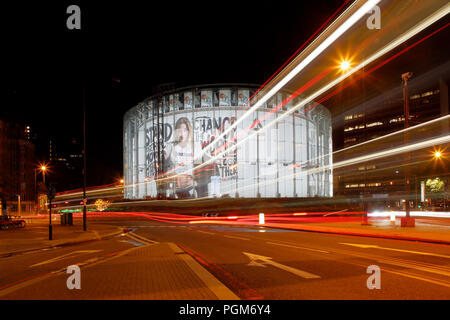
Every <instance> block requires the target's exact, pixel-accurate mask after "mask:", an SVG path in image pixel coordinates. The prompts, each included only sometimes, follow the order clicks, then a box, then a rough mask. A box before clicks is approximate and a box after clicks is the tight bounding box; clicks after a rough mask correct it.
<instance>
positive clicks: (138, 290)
mask: <svg viewBox="0 0 450 320" xmlns="http://www.w3.org/2000/svg"><path fill="white" fill-rule="evenodd" d="M183 255H184V256H188V255H187V254H186V253H184V252H183V251H182V250H181V249H179V248H178V247H177V246H176V245H175V244H172V243H156V244H151V245H146V246H142V247H135V248H132V249H129V250H126V252H124V253H123V254H121V255H120V256H116V257H112V258H110V259H109V260H107V261H101V262H97V263H94V264H91V265H87V266H84V267H81V289H80V290H76V289H73V290H69V289H67V286H66V280H67V278H68V277H69V275H68V274H65V273H63V272H61V273H60V274H58V275H55V276H51V277H44V278H42V280H41V281H37V282H36V280H31V281H30V284H29V285H27V283H25V284H23V285H24V287H23V288H20V289H17V290H14V291H12V292H9V293H8V294H6V295H5V294H2V293H1V291H0V299H5V300H10V299H13V300H16V299H24V300H29V299H32V300H35V299H39V300H47V299H51V300H53V299H58V300H97V299H101V300H141V299H143V300H216V299H218V298H221V299H227V300H234V299H238V297H237V296H235V295H234V294H233V293H232V292H231V291H230V290H229V289H228V288H226V287H225V286H224V285H223V284H221V283H220V282H218V280H216V282H215V283H213V284H212V285H211V279H210V282H209V283H205V282H208V281H205V277H206V278H207V277H208V276H209V277H212V275H211V274H209V272H208V271H206V269H203V267H201V266H200V265H199V264H198V267H199V268H201V269H203V270H202V271H200V272H199V269H198V268H197V270H194V268H193V267H192V265H191V266H189V264H197V262H196V261H195V260H193V259H192V258H191V257H190V256H188V257H181V256H183ZM186 258H188V259H192V261H190V262H189V263H188V262H187V261H186ZM208 274H209V275H208ZM214 279H215V278H214ZM33 282H34V283H33ZM10 291H11V289H10ZM218 296H219V297H218Z"/></svg>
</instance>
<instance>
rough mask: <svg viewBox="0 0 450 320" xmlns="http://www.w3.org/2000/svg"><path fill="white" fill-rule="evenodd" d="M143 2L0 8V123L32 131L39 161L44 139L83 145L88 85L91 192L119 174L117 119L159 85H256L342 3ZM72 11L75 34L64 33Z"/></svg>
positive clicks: (44, 148)
mask: <svg viewBox="0 0 450 320" xmlns="http://www.w3.org/2000/svg"><path fill="white" fill-rule="evenodd" d="M94 2H95V5H94ZM145 3H146V5H144V2H143V1H122V2H110V1H107V2H106V1H105V2H98V1H70V2H69V1H54V2H50V3H42V2H39V3H35V2H33V3H31V2H30V3H28V4H27V3H26V2H25V3H24V2H21V3H18V4H9V5H7V6H4V7H3V8H2V13H3V14H2V18H1V23H2V26H1V27H2V30H3V31H6V34H5V38H4V39H3V44H4V45H2V48H3V49H2V51H3V53H5V52H6V55H5V56H6V58H5V57H4V58H2V59H3V61H2V62H3V63H2V64H3V67H4V68H3V70H2V73H3V74H2V78H3V80H4V85H3V86H2V90H1V93H2V101H3V102H2V105H3V106H2V116H6V117H8V118H12V119H14V120H16V121H19V122H21V123H23V124H30V125H31V126H32V128H33V131H34V132H36V133H37V134H38V143H37V145H38V150H37V151H38V155H39V157H40V158H42V159H44V158H45V155H46V154H47V152H48V145H47V143H48V142H47V141H48V138H49V137H58V138H67V139H70V138H72V137H77V138H81V134H82V99H81V96H82V94H81V92H82V87H83V86H84V87H85V88H86V92H87V95H86V106H87V163H88V168H87V172H88V185H98V184H104V183H111V182H113V181H114V180H113V179H114V178H115V177H117V176H120V175H121V172H122V119H123V114H124V113H125V112H126V111H127V110H128V109H130V108H131V107H133V106H134V105H135V104H136V103H138V102H140V101H142V100H143V99H145V98H146V97H148V96H150V95H152V92H153V87H154V86H155V85H158V84H164V83H172V84H174V85H175V86H184V85H195V84H207V83H221V82H238V83H254V84H262V83H264V82H265V81H266V80H267V78H269V77H270V76H271V75H272V74H273V73H274V72H275V71H276V70H277V69H278V68H279V67H280V66H281V65H282V64H283V63H284V62H285V61H286V60H287V59H288V58H289V57H290V56H291V55H292V54H293V53H294V52H295V51H296V50H297V48H299V47H300V46H301V45H302V44H303V42H305V41H306V39H307V38H309V36H310V35H312V34H313V32H314V31H315V30H316V29H318V28H319V27H320V25H321V24H322V23H323V22H324V21H325V20H326V19H327V18H328V17H329V16H330V15H331V14H332V13H333V12H334V11H335V10H336V9H337V8H338V7H339V6H340V5H341V4H342V3H343V1H323V0H316V1H314V2H310V1H286V2H283V1H223V2H217V1H214V2H212V1H205V2H197V1H189V2H188V1H183V2H178V1H176V2H173V1H165V2H164V4H161V3H159V4H157V3H156V2H154V1H146V2H145ZM71 4H78V5H79V6H80V8H81V27H82V28H81V30H68V29H67V28H66V19H67V17H68V16H69V15H68V14H67V13H66V8H67V7H68V6H69V5H71ZM113 79H115V80H113ZM117 79H120V80H119V81H120V82H118V81H116V80H117ZM5 80H6V81H5ZM60 148H63V146H60Z"/></svg>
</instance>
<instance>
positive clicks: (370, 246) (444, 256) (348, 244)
mask: <svg viewBox="0 0 450 320" xmlns="http://www.w3.org/2000/svg"><path fill="white" fill-rule="evenodd" d="M340 244H345V245H347V246H353V247H358V248H363V249H370V248H372V249H381V250H390V251H398V252H406V253H414V254H421V255H425V256H435V257H441V258H447V259H450V256H446V255H443V254H438V253H431V252H422V251H411V250H404V249H396V248H385V247H379V246H377V245H376V244H360V243H345V242H341V243H340Z"/></svg>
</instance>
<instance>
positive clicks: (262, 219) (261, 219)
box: [259, 213, 264, 224]
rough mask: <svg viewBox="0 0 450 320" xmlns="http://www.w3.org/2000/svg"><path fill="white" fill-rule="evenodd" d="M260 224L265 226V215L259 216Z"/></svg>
mask: <svg viewBox="0 0 450 320" xmlns="http://www.w3.org/2000/svg"><path fill="white" fill-rule="evenodd" d="M259 224H264V213H260V214H259Z"/></svg>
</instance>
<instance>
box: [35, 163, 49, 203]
mask: <svg viewBox="0 0 450 320" xmlns="http://www.w3.org/2000/svg"><path fill="white" fill-rule="evenodd" d="M47 169H48V167H47V165H42V164H41V165H39V168H36V169H34V199H35V201H37V178H36V172H37V171H38V170H41V172H42V180H43V182H44V184H45V172H46V171H47Z"/></svg>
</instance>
